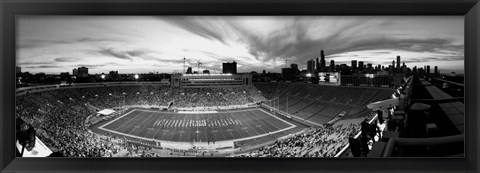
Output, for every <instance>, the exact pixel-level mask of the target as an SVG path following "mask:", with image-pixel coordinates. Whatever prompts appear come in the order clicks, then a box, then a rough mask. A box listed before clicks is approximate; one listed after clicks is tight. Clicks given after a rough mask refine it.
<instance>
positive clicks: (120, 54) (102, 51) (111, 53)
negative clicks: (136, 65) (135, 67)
mask: <svg viewBox="0 0 480 173" xmlns="http://www.w3.org/2000/svg"><path fill="white" fill-rule="evenodd" d="M98 53H100V54H102V55H105V56H110V57H114V58H119V59H124V60H130V61H133V59H132V57H131V56H130V53H129V52H123V51H116V50H113V48H100V50H99V51H98Z"/></svg>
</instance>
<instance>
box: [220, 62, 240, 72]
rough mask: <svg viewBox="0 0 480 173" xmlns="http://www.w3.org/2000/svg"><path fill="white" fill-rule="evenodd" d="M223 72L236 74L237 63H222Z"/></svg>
mask: <svg viewBox="0 0 480 173" xmlns="http://www.w3.org/2000/svg"><path fill="white" fill-rule="evenodd" d="M222 70H223V71H222V72H223V73H231V74H237V63H236V62H235V61H233V62H231V63H229V62H227V63H223V68H222Z"/></svg>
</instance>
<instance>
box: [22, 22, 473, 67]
mask: <svg viewBox="0 0 480 173" xmlns="http://www.w3.org/2000/svg"><path fill="white" fill-rule="evenodd" d="M322 49H323V50H324V51H325V54H326V61H327V62H328V63H329V62H330V60H332V59H333V60H335V63H336V64H341V63H346V64H348V65H350V61H351V60H352V59H356V60H357V61H364V62H365V64H367V63H372V64H373V65H378V64H381V65H385V66H388V65H389V64H391V63H392V60H394V59H395V58H396V56H397V55H400V56H401V60H402V62H405V63H406V65H407V66H408V67H413V66H418V67H423V66H424V65H430V66H432V68H433V66H439V69H440V71H441V72H447V71H448V72H451V71H455V72H457V73H463V68H464V20H463V16H384V17H382V16H290V17H289V16H228V17H225V16H224V17H219V16H196V17H195V16H129V17H126V16H21V17H18V18H17V57H16V60H17V65H18V66H20V67H21V68H22V71H29V72H30V73H38V72H45V73H60V72H70V73H72V69H73V68H76V67H79V66H85V67H88V68H89V72H90V73H91V74H93V73H102V72H103V73H108V71H110V70H118V71H119V73H145V72H153V71H155V72H167V73H172V72H181V71H182V70H183V57H185V58H186V59H187V62H186V66H187V67H189V66H191V67H193V69H194V70H197V65H196V63H197V61H200V62H201V63H202V65H201V66H200V70H201V71H203V70H204V69H209V70H210V71H212V72H220V71H221V68H222V62H231V61H233V60H235V61H236V62H237V63H238V71H239V72H250V71H258V72H261V71H262V70H264V69H265V70H266V71H271V72H280V68H282V67H284V66H285V59H288V60H289V62H288V63H289V64H290V63H296V64H298V65H299V68H306V63H307V61H308V60H309V59H315V58H317V57H319V54H320V50H322Z"/></svg>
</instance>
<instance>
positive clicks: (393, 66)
mask: <svg viewBox="0 0 480 173" xmlns="http://www.w3.org/2000/svg"><path fill="white" fill-rule="evenodd" d="M394 68H395V60H393V61H392V68H390V71H395V70H393V69H394Z"/></svg>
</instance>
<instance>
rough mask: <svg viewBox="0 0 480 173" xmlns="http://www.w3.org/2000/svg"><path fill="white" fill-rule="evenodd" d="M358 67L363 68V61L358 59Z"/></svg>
mask: <svg viewBox="0 0 480 173" xmlns="http://www.w3.org/2000/svg"><path fill="white" fill-rule="evenodd" d="M358 69H359V70H360V71H362V70H363V61H358Z"/></svg>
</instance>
